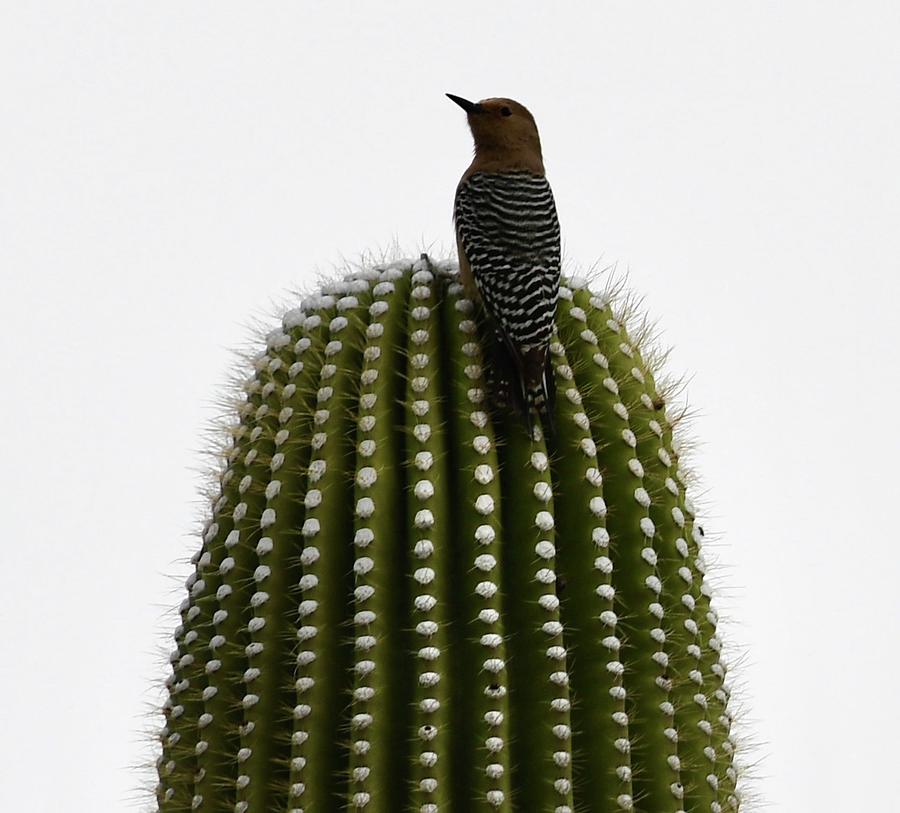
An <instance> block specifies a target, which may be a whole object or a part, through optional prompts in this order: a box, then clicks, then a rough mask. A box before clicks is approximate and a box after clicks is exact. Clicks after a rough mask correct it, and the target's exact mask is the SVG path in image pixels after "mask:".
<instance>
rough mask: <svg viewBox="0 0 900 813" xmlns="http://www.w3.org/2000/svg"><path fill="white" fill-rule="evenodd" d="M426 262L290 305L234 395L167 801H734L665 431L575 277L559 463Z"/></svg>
mask: <svg viewBox="0 0 900 813" xmlns="http://www.w3.org/2000/svg"><path fill="white" fill-rule="evenodd" d="M455 272H456V267H455V265H454V264H452V263H449V262H435V261H432V260H429V259H428V258H427V257H425V256H424V255H423V257H422V258H421V259H420V260H418V261H415V262H412V261H399V262H396V263H392V264H389V265H382V266H375V267H373V268H369V269H364V270H361V271H358V272H356V273H354V274H351V275H350V276H348V277H347V278H346V279H344V280H342V281H340V282H337V283H333V284H331V285H329V286H327V287H326V288H325V290H324V291H323V293H322V294H318V295H315V296H312V297H308V298H306V299H305V300H304V301H303V303H302V306H301V307H300V308H297V309H294V310H290V311H288V312H287V313H286V314H285V316H284V318H283V323H282V327H281V328H279V329H278V330H275V331H273V332H271V333H270V334H269V335H268V336H267V340H266V348H265V350H264V351H263V352H261V353H259V354H258V355H257V356H256V357H255V359H254V361H253V365H254V373H253V375H252V376H251V377H250V378H249V379H247V381H246V382H245V384H244V387H243V389H244V392H245V399H244V400H243V402H242V403H241V405H240V408H239V422H238V423H237V424H236V425H235V426H234V427H233V429H232V431H231V436H232V439H231V445H230V447H229V448H228V449H227V452H226V454H225V457H224V462H223V466H222V470H221V472H220V476H219V493H218V494H217V495H216V497H215V499H214V503H213V506H212V511H211V515H210V518H209V520H208V522H207V523H206V524H205V527H204V530H203V533H202V546H201V548H200V550H199V551H198V552H197V553H196V555H195V556H194V557H193V560H192V561H193V564H194V572H193V573H192V574H191V576H190V577H189V579H188V582H187V593H188V594H187V597H186V598H185V599H184V601H183V602H182V604H181V607H180V622H181V623H180V625H179V626H178V628H177V629H176V633H175V642H176V647H175V649H174V651H173V652H172V655H171V658H170V661H171V667H172V674H171V675H170V677H169V678H168V679H167V684H166V685H167V692H168V699H167V700H166V702H165V706H164V709H163V711H164V715H165V725H164V727H163V729H162V732H161V735H160V741H161V754H160V756H159V759H158V762H157V767H158V776H159V781H158V785H157V789H156V804H157V809H158V810H159V811H160V813H182V812H185V811H216V812H217V813H218V812H219V811H229V812H230V811H234V813H268V811H279V812H280V813H301V812H302V813H328V812H329V811H338V810H365V811H367V813H396V812H397V811H417V813H439V811H440V813H452V811H473V810H485V811H497V813H513V812H514V811H529V812H530V811H553V813H573V812H574V811H579V812H581V811H584V812H585V813H587V812H588V811H591V812H592V813H606V812H607V811H620V810H625V811H628V810H635V811H648V812H650V811H652V812H653V813H660V812H662V811H671V813H680V812H681V811H684V813H691V812H693V811H703V813H706V812H707V811H709V813H722V811H737V810H738V808H739V806H740V792H739V788H738V784H739V783H738V772H737V768H736V762H735V759H734V756H735V748H736V746H735V738H734V736H733V734H732V723H733V715H732V713H731V711H730V709H729V688H728V685H727V684H726V680H725V678H726V669H725V664H724V663H723V661H722V659H721V657H720V655H721V646H720V643H719V639H718V637H717V633H716V628H717V623H718V619H717V616H716V612H715V610H714V609H713V608H712V607H711V605H710V591H709V588H708V581H707V580H705V579H704V573H705V566H704V560H703V557H702V553H701V546H702V544H703V532H702V529H701V528H700V526H699V525H698V524H697V522H696V518H695V511H694V508H693V506H692V504H691V501H690V499H689V498H688V497H687V496H686V494H685V490H686V485H687V483H686V481H688V480H689V478H688V477H687V476H686V475H685V474H684V472H683V471H682V470H681V468H680V466H679V460H678V455H677V454H676V451H675V446H674V445H673V441H674V438H673V426H672V424H671V423H670V422H669V421H668V420H667V418H666V415H665V409H664V406H665V405H664V402H663V399H662V398H661V397H660V394H659V388H658V386H657V383H656V381H655V376H654V370H655V369H656V365H655V364H653V363H652V362H648V360H647V359H646V358H645V356H646V355H647V354H646V352H645V351H643V350H642V345H641V342H639V341H635V340H634V339H633V338H631V337H629V334H628V331H627V329H626V325H625V320H624V319H623V317H622V314H621V312H620V311H618V310H617V309H616V302H615V299H614V298H610V297H609V296H606V295H600V294H596V293H594V292H592V291H591V290H590V289H588V288H587V287H586V285H585V284H584V283H582V282H579V281H577V280H573V279H569V280H564V285H563V287H562V289H561V292H560V300H559V307H558V313H557V332H556V335H555V337H554V341H553V344H552V346H551V355H552V359H553V364H554V368H555V376H556V386H557V392H558V397H557V403H556V407H555V410H556V414H555V418H556V435H555V437H554V439H553V443H552V446H551V447H550V448H548V446H547V444H546V443H545V441H544V439H543V438H542V437H541V433H540V431H539V430H538V431H536V432H535V433H534V436H533V437H529V436H528V435H527V433H526V432H525V430H524V428H523V425H522V423H521V421H520V419H519V417H518V416H517V415H509V416H506V415H496V414H492V411H491V409H490V393H489V390H488V385H487V383H486V370H485V368H484V363H483V357H482V346H481V343H480V338H479V336H480V331H479V327H478V324H477V313H476V308H475V306H474V304H473V303H472V302H471V301H470V300H468V299H466V298H465V296H464V294H463V291H462V288H461V286H460V284H459V283H458V281H457V277H456V274H455Z"/></svg>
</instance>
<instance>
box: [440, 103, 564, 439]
mask: <svg viewBox="0 0 900 813" xmlns="http://www.w3.org/2000/svg"><path fill="white" fill-rule="evenodd" d="M446 95H447V97H448V98H449V99H451V100H452V101H453V102H455V103H456V104H458V105H459V106H460V107H461V108H462V109H463V110H464V111H465V112H466V117H467V119H468V123H469V128H470V130H471V131H472V137H473V140H474V142H475V156H474V158H473V160H472V163H471V164H470V165H469V167H468V169H466V171H465V172H464V173H463V175H462V178H461V179H460V181H459V184H458V185H457V187H456V195H455V198H454V204H453V221H454V226H455V230H456V242H457V250H458V253H459V269H460V278H461V281H462V284H463V287H464V289H465V291H466V294H467V296H468V297H469V298H471V299H473V300H474V301H475V302H476V303H478V304H480V305H482V306H483V311H484V313H485V316H486V317H487V318H486V321H487V323H488V326H489V330H490V332H491V333H493V336H494V339H495V341H494V342H493V353H492V354H491V355H492V358H491V361H492V365H491V368H490V369H489V372H490V373H491V376H490V377H491V378H492V387H493V389H494V398H495V401H497V403H498V406H501V407H503V406H505V403H506V401H507V399H508V397H509V396H511V398H512V400H514V401H515V403H516V406H517V407H518V409H519V411H520V412H521V414H522V417H523V418H524V420H525V423H526V426H527V429H528V433H529V435H530V436H532V437H534V421H533V417H532V414H533V413H536V414H537V416H538V418H539V419H540V421H541V426H542V428H543V430H544V432H545V434H546V435H548V436H551V437H552V435H553V433H554V426H553V404H554V400H555V386H554V380H553V370H552V365H551V363H550V353H549V349H550V341H551V337H552V335H553V327H554V320H555V317H556V304H557V299H558V297H559V281H560V262H561V259H560V258H561V251H560V231H559V220H558V218H557V213H556V202H555V200H554V198H553V191H552V190H551V188H550V184H549V183H548V181H547V176H546V172H545V170H544V160H543V154H542V151H541V139H540V136H539V135H538V129H537V124H536V123H535V120H534V116H532V115H531V113H530V112H529V111H528V109H527V108H526V107H525V106H524V105H523V104H520V103H519V102H517V101H514V100H513V99H506V98H489V99H483V100H482V101H480V102H470V101H468V100H467V99H464V98H462V97H461V96H456V95H454V94H452V93H448V94H446Z"/></svg>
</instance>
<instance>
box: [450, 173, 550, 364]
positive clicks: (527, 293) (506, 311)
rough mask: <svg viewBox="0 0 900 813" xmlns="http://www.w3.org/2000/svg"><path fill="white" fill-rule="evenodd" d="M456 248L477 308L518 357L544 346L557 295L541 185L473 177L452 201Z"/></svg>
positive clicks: (513, 176) (529, 179)
mask: <svg viewBox="0 0 900 813" xmlns="http://www.w3.org/2000/svg"><path fill="white" fill-rule="evenodd" d="M454 220H455V222H456V231H457V237H458V239H459V242H460V244H461V246H462V248H463V250H464V252H465V258H466V260H467V262H468V264H469V265H470V267H471V269H472V276H473V277H474V279H475V283H476V285H477V287H478V291H479V293H480V294H481V296H482V299H483V300H484V304H485V307H486V309H487V311H488V313H489V315H490V316H491V317H492V319H493V321H494V322H495V324H496V325H497V327H498V328H499V329H500V330H501V331H502V334H503V337H504V339H505V341H506V343H507V344H508V345H510V346H511V348H512V349H515V350H517V351H518V353H519V354H521V353H522V352H523V350H524V349H525V348H528V347H534V346H546V345H547V344H548V343H549V341H550V335H551V333H552V331H553V319H554V317H555V315H556V299H557V296H558V293H559V274H560V241H559V221H558V219H557V216H556V205H555V203H554V200H553V193H552V191H551V190H550V184H548V183H547V179H546V178H544V177H543V176H541V175H535V174H534V173H532V172H527V171H517V172H500V173H493V172H492V173H486V172H476V173H474V174H472V175H470V176H469V177H468V178H467V179H466V180H464V181H463V182H462V183H461V184H460V186H459V188H458V189H457V193H456V202H455V205H454Z"/></svg>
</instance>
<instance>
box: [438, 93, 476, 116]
mask: <svg viewBox="0 0 900 813" xmlns="http://www.w3.org/2000/svg"><path fill="white" fill-rule="evenodd" d="M447 98H448V99H450V101H452V102H456V103H457V104H458V105H459V106H460V107H461V108H462V109H463V110H465V111H466V113H481V112H483V111H484V108H483V107H482V106H481V105H480V104H478V103H476V102H470V101H469V100H468V99H464V98H463V97H462V96H454V95H453V94H452V93H448V94H447Z"/></svg>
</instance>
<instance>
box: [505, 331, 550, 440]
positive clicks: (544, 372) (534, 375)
mask: <svg viewBox="0 0 900 813" xmlns="http://www.w3.org/2000/svg"><path fill="white" fill-rule="evenodd" d="M493 328H494V329H493V331H492V332H493V336H492V337H491V338H492V341H491V342H490V357H491V364H490V366H489V371H488V384H489V386H490V388H491V395H492V402H493V406H494V407H495V408H496V409H497V410H498V412H499V413H500V414H503V413H505V412H506V411H507V410H509V409H510V408H511V407H512V408H514V409H515V410H516V411H517V412H519V413H520V414H521V415H522V418H523V420H524V421H525V426H526V428H527V430H528V435H529V437H534V415H535V414H537V416H538V418H539V419H540V422H541V427H542V429H543V432H544V436H545V437H546V438H553V436H554V434H555V426H554V423H553V412H554V406H555V402H556V386H555V381H554V378H553V366H552V363H551V360H550V353H549V352H548V351H549V348H548V346H547V345H543V346H540V345H535V346H533V347H524V348H520V347H516V346H515V345H514V344H513V343H512V342H510V341H509V340H508V339H507V338H506V336H505V334H504V333H503V331H502V330H501V329H500V328H498V327H496V326H493Z"/></svg>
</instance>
